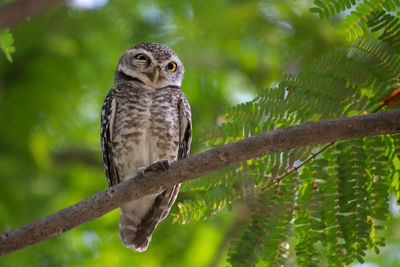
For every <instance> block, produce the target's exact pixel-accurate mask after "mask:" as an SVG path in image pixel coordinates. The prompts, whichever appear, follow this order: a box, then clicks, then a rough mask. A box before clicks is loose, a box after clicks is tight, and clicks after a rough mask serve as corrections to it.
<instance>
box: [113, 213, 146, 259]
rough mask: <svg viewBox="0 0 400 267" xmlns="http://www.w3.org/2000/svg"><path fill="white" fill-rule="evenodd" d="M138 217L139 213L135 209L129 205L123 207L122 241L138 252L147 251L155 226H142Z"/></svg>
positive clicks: (120, 231) (120, 226) (120, 229)
mask: <svg viewBox="0 0 400 267" xmlns="http://www.w3.org/2000/svg"><path fill="white" fill-rule="evenodd" d="M136 217H137V214H136V213H135V210H133V209H131V208H128V207H121V219H120V225H119V234H120V236H121V241H122V243H123V244H124V245H125V246H126V247H127V248H132V249H133V250H134V251H137V252H143V251H146V249H147V247H148V246H149V243H150V240H151V234H152V233H153V231H154V228H153V229H146V228H142V227H141V226H140V222H138V221H137V219H136ZM148 230H151V231H148Z"/></svg>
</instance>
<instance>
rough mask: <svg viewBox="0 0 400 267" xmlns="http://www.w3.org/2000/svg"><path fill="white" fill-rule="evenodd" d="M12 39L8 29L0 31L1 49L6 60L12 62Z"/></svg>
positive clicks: (13, 49) (13, 48)
mask: <svg viewBox="0 0 400 267" xmlns="http://www.w3.org/2000/svg"><path fill="white" fill-rule="evenodd" d="M13 43H14V39H13V37H12V34H11V33H10V30H9V29H5V30H3V31H1V32H0V48H1V50H3V52H4V54H5V55H6V58H7V59H8V61H10V62H12V58H11V54H12V53H14V51H15V47H14V44H13Z"/></svg>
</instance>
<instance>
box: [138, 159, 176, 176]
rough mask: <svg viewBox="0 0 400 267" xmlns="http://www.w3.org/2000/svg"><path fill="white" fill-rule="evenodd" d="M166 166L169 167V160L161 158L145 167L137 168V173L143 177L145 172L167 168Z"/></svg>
mask: <svg viewBox="0 0 400 267" xmlns="http://www.w3.org/2000/svg"><path fill="white" fill-rule="evenodd" d="M168 168H169V161H168V160H161V161H157V162H154V163H153V164H151V165H149V166H147V167H146V168H139V169H138V175H139V176H142V177H143V176H144V174H145V173H146V172H155V171H159V170H168Z"/></svg>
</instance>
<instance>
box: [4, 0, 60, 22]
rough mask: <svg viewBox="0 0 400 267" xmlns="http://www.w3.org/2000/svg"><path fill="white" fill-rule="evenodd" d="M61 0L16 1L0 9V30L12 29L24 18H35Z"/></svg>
mask: <svg viewBox="0 0 400 267" xmlns="http://www.w3.org/2000/svg"><path fill="white" fill-rule="evenodd" d="M61 2H63V0H40V1H37V0H16V1H14V2H11V3H9V4H5V5H3V6H1V7H0V29H2V28H5V27H12V26H15V25H17V24H18V23H19V22H21V21H23V20H24V19H25V18H26V17H33V16H36V15H38V14H40V13H42V12H44V11H46V10H48V9H49V8H51V7H52V6H54V5H56V4H59V3H61Z"/></svg>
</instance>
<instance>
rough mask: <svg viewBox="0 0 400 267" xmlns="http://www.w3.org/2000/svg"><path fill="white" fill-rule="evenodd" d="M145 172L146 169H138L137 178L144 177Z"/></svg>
mask: <svg viewBox="0 0 400 267" xmlns="http://www.w3.org/2000/svg"><path fill="white" fill-rule="evenodd" d="M145 172H146V169H145V168H139V169H138V172H137V175H138V176H139V177H142V178H143V177H144V173H145Z"/></svg>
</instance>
